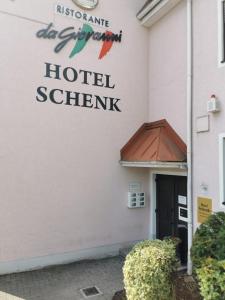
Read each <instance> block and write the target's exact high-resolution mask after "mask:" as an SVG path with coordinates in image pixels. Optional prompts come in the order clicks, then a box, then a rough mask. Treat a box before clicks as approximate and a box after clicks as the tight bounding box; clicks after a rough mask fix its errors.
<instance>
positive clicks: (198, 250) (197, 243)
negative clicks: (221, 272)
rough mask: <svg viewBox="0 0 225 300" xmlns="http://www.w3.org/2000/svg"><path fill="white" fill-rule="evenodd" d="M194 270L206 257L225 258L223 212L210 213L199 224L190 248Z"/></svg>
mask: <svg viewBox="0 0 225 300" xmlns="http://www.w3.org/2000/svg"><path fill="white" fill-rule="evenodd" d="M191 257H192V262H193V266H194V270H195V269H197V268H199V267H201V265H202V264H203V263H204V260H205V259H207V258H208V257H211V258H214V259H217V260H224V259H225V213H224V212H218V213H215V214H213V215H211V216H210V217H209V218H208V219H207V221H206V222H205V223H203V224H201V225H200V226H199V228H198V229H197V231H196V233H195V236H194V239H193V246H192V249H191Z"/></svg>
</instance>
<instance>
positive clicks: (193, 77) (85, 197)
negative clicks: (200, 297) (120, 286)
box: [0, 0, 225, 274]
mask: <svg viewBox="0 0 225 300" xmlns="http://www.w3.org/2000/svg"><path fill="white" fill-rule="evenodd" d="M224 2H225V1H222V0H218V1H211V0H194V1H191V0H151V1H147V3H146V1H144V0H143V1H140V0H132V1H128V0H125V1H119V0H115V1H109V0H107V1H106V0H105V1H101V0H99V3H98V2H97V1H82V0H77V1H76V0H74V1H72V0H63V1H61V2H55V1H44V0H40V1H29V0H22V1H18V0H14V1H10V0H3V1H2V7H1V9H0V21H1V47H0V54H1V56H0V57H1V58H0V66H1V68H0V71H1V80H0V95H1V101H0V165H1V168H0V178H1V180H0V186H1V188H0V190H1V197H0V204H1V212H0V214H1V216H0V274H6V273H13V272H20V271H25V270H31V269H37V268H41V267H45V266H48V265H54V264H62V263H69V262H73V261H77V260H81V259H90V258H101V257H106V256H111V255H117V254H118V253H119V251H120V250H121V249H123V248H127V247H130V246H132V245H133V244H135V243H136V242H137V241H140V240H143V239H155V238H164V237H165V236H178V237H180V238H181V240H182V243H181V245H180V258H181V261H182V263H184V264H186V263H188V270H189V272H191V260H190V257H189V251H188V249H190V247H191V242H192V236H193V233H194V231H195V230H196V228H197V227H198V226H199V224H200V223H201V222H203V221H204V220H205V218H206V217H207V216H208V215H209V214H211V213H212V212H215V211H222V210H223V211H224V208H225V203H224V201H225V197H224V195H225V190H224V185H225V174H224V173H225V160H224V159H225V115H224V99H225V89H224V80H225V67H224V66H225V47H224V42H225V40H224V37H225V35H224V32H225V31H224V24H225V20H224V16H225V3H224ZM89 5H91V6H92V5H93V6H94V7H93V9H92V10H90V9H86V8H87V7H85V6H89Z"/></svg>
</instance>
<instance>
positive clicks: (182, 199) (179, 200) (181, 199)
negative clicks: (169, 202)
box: [178, 195, 187, 205]
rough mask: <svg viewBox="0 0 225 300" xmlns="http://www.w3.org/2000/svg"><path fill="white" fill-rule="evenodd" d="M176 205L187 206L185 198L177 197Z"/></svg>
mask: <svg viewBox="0 0 225 300" xmlns="http://www.w3.org/2000/svg"><path fill="white" fill-rule="evenodd" d="M178 204H181V205H187V197H185V196H181V195H179V196H178Z"/></svg>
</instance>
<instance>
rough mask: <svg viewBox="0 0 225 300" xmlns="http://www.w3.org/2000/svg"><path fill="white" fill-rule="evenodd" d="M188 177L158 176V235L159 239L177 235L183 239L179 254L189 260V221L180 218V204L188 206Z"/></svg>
mask: <svg viewBox="0 0 225 300" xmlns="http://www.w3.org/2000/svg"><path fill="white" fill-rule="evenodd" d="M186 197H187V178H186V177H185V176H170V175H157V176H156V235H157V238H158V239H163V238H164V237H167V236H175V237H179V238H180V239H181V241H182V242H181V244H180V245H179V251H178V255H179V256H180V259H181V262H182V263H183V264H185V263H186V262H187V223H186V222H184V221H181V220H179V217H178V211H179V208H178V207H179V206H180V207H183V208H187V203H186V202H185V199H186Z"/></svg>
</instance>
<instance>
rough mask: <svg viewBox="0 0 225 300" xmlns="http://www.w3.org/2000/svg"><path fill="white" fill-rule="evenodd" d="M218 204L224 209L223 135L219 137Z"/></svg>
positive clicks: (224, 134) (224, 169)
mask: <svg viewBox="0 0 225 300" xmlns="http://www.w3.org/2000/svg"><path fill="white" fill-rule="evenodd" d="M219 170H220V203H221V206H222V207H223V208H224V209H225V133H222V134H220V136H219Z"/></svg>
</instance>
